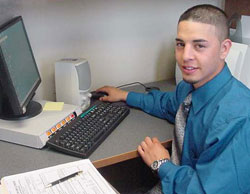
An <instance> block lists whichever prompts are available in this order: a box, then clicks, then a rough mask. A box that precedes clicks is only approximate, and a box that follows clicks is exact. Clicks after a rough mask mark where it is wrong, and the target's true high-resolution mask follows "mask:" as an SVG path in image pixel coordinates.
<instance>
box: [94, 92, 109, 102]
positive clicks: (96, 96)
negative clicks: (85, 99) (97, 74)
mask: <svg viewBox="0 0 250 194" xmlns="http://www.w3.org/2000/svg"><path fill="white" fill-rule="evenodd" d="M90 93H91V98H92V99H96V100H98V99H99V98H101V97H103V96H108V94H107V93H106V92H97V91H93V92H90Z"/></svg>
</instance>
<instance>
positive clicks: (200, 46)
mask: <svg viewBox="0 0 250 194" xmlns="http://www.w3.org/2000/svg"><path fill="white" fill-rule="evenodd" d="M195 47H196V48H197V49H202V48H205V46H204V45H202V44H197V45H195Z"/></svg>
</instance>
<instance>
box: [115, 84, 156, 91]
mask: <svg viewBox="0 0 250 194" xmlns="http://www.w3.org/2000/svg"><path fill="white" fill-rule="evenodd" d="M135 84H139V85H141V86H143V87H144V89H145V91H146V92H149V91H151V90H160V88H158V87H155V86H152V87H147V86H145V85H144V84H142V83H141V82H132V83H129V84H124V85H120V86H117V88H123V87H125V86H131V85H135Z"/></svg>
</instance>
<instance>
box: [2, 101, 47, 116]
mask: <svg viewBox="0 0 250 194" xmlns="http://www.w3.org/2000/svg"><path fill="white" fill-rule="evenodd" d="M41 112H42V105H41V104H40V103H39V102H36V101H30V102H29V104H28V105H27V107H26V112H25V114H21V115H13V114H2V115H0V119H3V120H24V119H28V118H32V117H34V116H37V115H38V114H40V113H41Z"/></svg>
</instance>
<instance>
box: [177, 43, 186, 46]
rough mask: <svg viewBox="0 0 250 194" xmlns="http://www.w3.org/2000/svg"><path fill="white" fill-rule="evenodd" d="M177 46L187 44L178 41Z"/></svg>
mask: <svg viewBox="0 0 250 194" xmlns="http://www.w3.org/2000/svg"><path fill="white" fill-rule="evenodd" d="M176 46H177V47H184V46H185V44H184V43H182V42H177V43H176Z"/></svg>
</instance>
